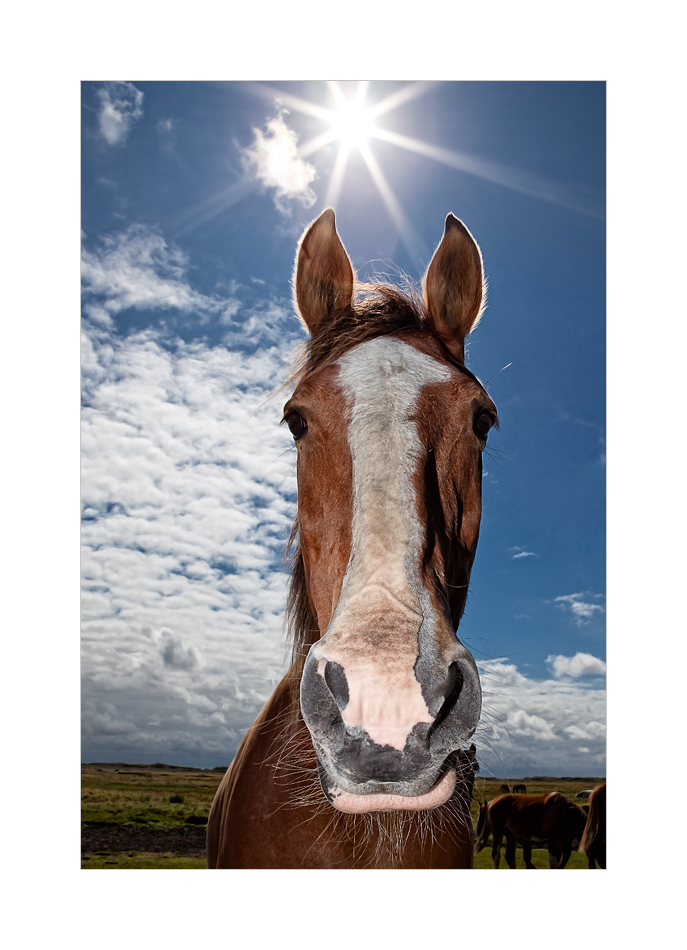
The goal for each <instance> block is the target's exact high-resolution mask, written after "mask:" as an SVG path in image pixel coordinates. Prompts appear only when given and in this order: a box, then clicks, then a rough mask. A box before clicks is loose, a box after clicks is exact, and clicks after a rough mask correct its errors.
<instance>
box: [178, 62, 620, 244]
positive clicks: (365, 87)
mask: <svg viewBox="0 0 687 950" xmlns="http://www.w3.org/2000/svg"><path fill="white" fill-rule="evenodd" d="M438 85H440V83H438V82H411V83H408V84H407V85H405V86H403V87H402V88H400V89H397V90H396V91H395V92H393V93H391V95H389V96H387V97H386V98H384V99H382V100H380V101H379V102H376V103H373V104H369V105H368V92H369V87H370V83H369V81H361V82H358V84H357V87H356V89H355V92H354V93H353V95H349V96H346V94H345V93H344V91H343V89H342V88H341V85H340V84H339V83H338V82H335V81H328V82H327V86H328V88H329V91H330V94H331V97H332V98H333V100H334V104H335V108H333V109H327V108H325V107H324V106H321V105H318V104H317V103H314V102H309V101H308V100H307V99H302V98H300V97H299V96H295V95H292V94H291V93H289V92H286V91H284V90H282V89H277V88H274V87H270V86H268V85H265V84H263V83H255V84H251V85H250V90H251V91H252V92H253V93H256V94H257V95H259V96H260V97H261V98H265V99H269V100H271V101H272V102H275V101H276V102H278V103H279V104H280V105H284V106H285V107H287V109H288V110H289V111H294V112H301V113H304V114H306V115H309V116H312V117H314V118H316V119H318V120H320V121H321V122H322V123H323V124H324V125H325V126H326V128H325V129H324V131H322V132H321V133H320V134H319V135H316V136H315V137H314V138H311V139H309V140H308V141H307V142H304V143H303V144H302V145H300V146H299V147H298V157H299V158H301V159H306V158H309V157H310V156H312V155H315V154H316V153H317V152H319V151H320V150H321V149H323V148H325V147H327V146H331V145H332V144H333V143H338V150H337V153H336V158H335V160H334V165H333V168H332V171H331V174H330V177H329V182H328V185H327V192H326V196H325V198H324V205H325V206H327V205H329V206H336V205H337V204H338V203H339V199H340V197H341V192H342V188H343V183H344V179H345V175H346V169H347V167H348V163H349V159H350V157H351V154H352V153H353V152H354V151H357V152H358V153H359V154H360V156H361V157H362V159H363V161H364V163H365V165H366V166H367V169H368V171H369V173H370V176H371V178H372V180H373V182H374V184H375V185H376V187H377V190H378V192H379V194H380V196H381V198H382V200H383V202H384V204H385V205H386V208H387V210H388V212H389V215H390V216H391V218H392V220H393V221H394V223H395V225H396V227H397V229H398V232H399V235H400V237H401V240H402V241H403V243H404V245H405V247H406V249H407V251H408V252H409V254H410V255H411V257H413V258H415V259H417V258H418V257H424V256H426V248H424V246H423V242H422V240H421V239H420V237H419V235H418V234H417V232H416V231H415V229H414V228H413V226H412V225H411V223H410V221H409V220H408V217H407V215H406V213H405V211H404V210H403V207H402V205H401V202H400V200H399V199H398V197H397V195H396V194H395V192H394V191H393V189H392V187H391V185H390V184H389V182H388V180H387V178H386V176H385V174H384V172H383V171H382V169H381V167H380V165H379V162H378V161H377V159H376V158H375V156H374V154H373V152H372V149H371V147H370V143H371V140H373V139H377V140H379V141H382V142H386V143H388V144H390V145H395V146H397V147H398V148H402V149H405V150H407V151H410V152H414V153H416V154H418V155H422V156H424V157H425V158H429V159H432V160H433V161H436V162H440V163H441V164H443V165H447V166H448V167H450V168H454V169H456V170H458V171H461V172H464V173H467V174H469V175H474V176H476V177H478V178H482V179H484V180H486V181H489V182H491V183H493V184H496V185H500V186H502V187H505V188H508V189H510V190H512V191H517V192H520V193H521V194H525V195H527V196H529V197H531V198H536V199H539V200H543V201H547V202H549V203H552V204H555V205H558V206H559V207H562V208H566V209H568V210H571V211H576V212H578V213H582V214H587V215H590V216H592V217H598V218H602V217H603V203H602V201H601V199H600V197H599V196H598V195H593V194H591V193H587V192H585V191H583V190H582V189H580V188H577V187H575V186H572V185H563V184H561V183H560V182H554V181H550V180H546V179H543V178H541V177H539V176H536V175H532V174H530V173H528V172H524V171H521V170H518V169H514V168H511V167H509V166H507V165H502V164H500V163H497V162H492V161H488V160H484V159H482V158H477V157H475V156H473V155H469V154H467V153H465V152H457V151H454V150H452V149H447V148H442V147H439V146H436V145H431V144H430V143H428V142H422V141H420V140H419V139H415V138H411V137H409V136H407V135H401V134H400V133H398V132H393V131H391V130H389V129H385V128H383V127H381V126H380V125H379V124H378V122H377V120H378V119H379V118H380V117H381V116H384V115H386V114H387V113H389V112H391V111H392V110H393V109H397V108H398V107H399V106H401V105H404V104H406V103H408V102H410V101H412V100H414V99H417V98H419V97H420V96H423V95H425V94H426V93H427V92H430V91H431V90H432V89H434V88H435V87H436V86H438ZM252 187H253V186H252V183H251V182H250V181H248V180H244V179H242V180H240V181H239V182H236V183H235V184H234V185H232V186H230V187H229V188H227V189H225V191H224V192H222V193H221V194H220V195H215V196H213V197H212V198H210V199H208V200H207V201H206V202H205V205H206V206H207V209H203V210H201V209H200V208H197V209H194V210H193V212H192V213H191V214H190V215H189V217H191V216H192V217H193V221H192V222H189V223H188V224H187V225H186V226H185V227H184V226H183V225H182V228H181V232H180V233H183V231H185V230H188V229H189V228H192V227H197V226H198V224H199V223H201V222H202V221H205V220H207V218H209V217H212V216H213V215H215V214H218V213H219V212H220V211H222V210H224V209H225V208H227V207H229V206H231V205H233V204H235V203H236V202H237V201H240V200H241V199H242V198H243V197H244V196H245V195H246V194H248V193H249V192H250V191H251V190H252ZM180 223H181V222H180Z"/></svg>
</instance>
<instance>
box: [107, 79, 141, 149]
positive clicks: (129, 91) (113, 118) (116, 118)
mask: <svg viewBox="0 0 687 950" xmlns="http://www.w3.org/2000/svg"><path fill="white" fill-rule="evenodd" d="M98 98H99V99H100V111H99V112H98V124H99V126H100V132H101V134H102V136H103V137H104V138H105V141H106V142H107V143H108V144H109V145H119V144H122V143H123V142H125V141H126V139H127V136H128V135H129V132H130V131H131V127H132V125H133V124H134V122H135V121H136V119H140V117H141V116H142V115H143V93H142V92H141V91H140V89H137V88H136V87H135V86H134V85H133V84H132V83H130V82H107V83H105V85H104V86H103V87H102V88H101V89H99V90H98Z"/></svg>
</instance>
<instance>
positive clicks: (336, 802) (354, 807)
mask: <svg viewBox="0 0 687 950" xmlns="http://www.w3.org/2000/svg"><path fill="white" fill-rule="evenodd" d="M319 774H320V782H321V783H322V790H323V791H324V794H325V795H326V797H327V800H328V801H329V802H330V803H331V804H332V805H333V806H334V808H336V809H338V811H343V812H346V813H347V814H349V815H364V814H368V813H369V812H375V811H430V810H431V809H433V808H438V807H439V806H440V805H443V804H444V802H447V801H448V800H449V798H450V797H451V795H452V794H453V791H454V789H455V787H456V773H455V771H454V770H453V769H452V768H449V769H448V770H447V771H445V772H444V773H443V774H442V776H441V777H440V778H439V780H438V781H437V782H436V783H435V784H434V785H433V786H432V787H431V788H430V789H429V791H427V792H424V793H422V794H420V795H403V794H398V793H396V792H393V791H389V790H388V788H389V785H391V784H392V783H384V782H377V783H371V782H368V783H367V784H366V786H365V788H366V789H369V788H370V786H371V785H379V786H380V788H379V790H378V791H377V790H375V791H366V792H360V793H359V792H351V791H345V790H344V789H342V788H340V787H339V785H338V784H337V783H336V781H335V780H332V779H330V778H329V777H328V775H327V773H326V772H325V770H324V769H323V768H322V766H321V765H320V767H319Z"/></svg>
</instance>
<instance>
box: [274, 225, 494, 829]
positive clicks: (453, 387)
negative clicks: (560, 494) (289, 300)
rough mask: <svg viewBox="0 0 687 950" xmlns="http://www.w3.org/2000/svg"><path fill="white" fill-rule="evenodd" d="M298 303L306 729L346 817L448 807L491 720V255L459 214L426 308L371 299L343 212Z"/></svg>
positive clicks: (431, 276)
mask: <svg viewBox="0 0 687 950" xmlns="http://www.w3.org/2000/svg"><path fill="white" fill-rule="evenodd" d="M294 291H295V301H296V306H297V309H298V312H299V314H300V316H301V317H302V319H303V321H304V323H305V324H306V326H307V328H308V330H309V331H310V342H309V344H308V347H307V351H306V355H305V356H304V358H303V361H302V364H301V367H300V370H299V372H298V373H297V374H296V375H295V377H294V380H295V382H296V386H295V390H294V392H293V395H292V397H291V398H290V399H289V401H288V402H287V403H286V406H285V407H284V421H285V423H286V424H287V425H288V427H289V429H290V430H291V433H292V435H293V438H294V440H295V443H296V447H297V456H298V460H297V481H298V517H297V529H298V532H299V539H298V544H299V548H298V564H297V570H296V574H295V578H294V579H293V580H292V585H293V584H296V585H297V586H298V588H299V589H298V591H297V592H296V594H294V589H293V586H292V592H291V605H292V610H293V609H294V608H293V605H294V603H295V602H296V601H298V603H299V605H300V606H299V608H298V609H299V610H300V613H301V620H302V621H303V618H306V620H307V622H306V623H305V625H306V626H309V627H310V630H309V632H307V635H305V636H304V638H303V639H302V646H303V647H304V648H308V649H307V655H306V656H305V661H304V664H303V666H302V678H301V686H300V704H301V711H302V715H303V719H304V721H305V723H306V725H307V727H308V729H309V731H310V735H311V737H312V742H313V745H314V748H315V751H316V753H317V761H318V769H319V775H320V781H321V784H322V789H323V791H324V794H325V795H326V797H327V799H328V800H329V801H330V802H331V804H332V805H334V806H335V807H336V808H338V809H340V810H341V811H346V812H354V813H363V812H370V811H378V810H393V809H429V808H434V807H436V806H438V805H441V804H442V803H443V802H444V801H446V800H448V799H449V798H450V797H451V795H452V793H453V791H454V788H455V785H456V769H457V768H459V766H458V765H457V753H458V750H459V749H460V748H461V746H462V745H463V744H464V743H465V742H466V741H467V740H468V739H469V738H470V737H471V736H472V734H473V733H474V731H475V728H476V726H477V723H478V720H479V717H480V712H481V689H480V682H479V676H478V673H477V668H476V665H475V661H474V659H473V657H472V655H471V654H470V652H469V651H468V650H467V649H466V647H465V646H464V645H463V644H462V643H461V642H460V640H459V639H458V637H457V634H456V630H457V627H458V622H459V620H460V617H461V615H462V613H463V610H464V607H465V601H466V597H467V590H468V583H469V579H470V571H471V568H472V563H473V559H474V556H475V550H476V546H477V539H478V534H479V526H480V517H481V476H482V451H483V449H484V447H485V444H486V439H487V433H488V431H489V429H490V428H491V427H492V426H493V425H495V424H496V422H497V415H496V408H495V406H494V403H493V402H492V400H491V399H490V398H489V396H488V395H487V393H486V391H485V389H484V387H483V386H482V385H481V383H480V382H479V381H478V380H477V378H476V377H475V376H474V375H473V374H472V373H471V372H469V370H467V369H466V367H465V364H464V352H465V338H466V336H467V335H468V333H469V332H470V331H471V330H472V329H473V328H474V326H475V325H476V324H477V322H478V321H479V318H480V316H481V312H482V309H483V305H484V278H483V270H482V257H481V253H480V250H479V248H478V246H477V244H476V243H475V241H474V239H473V238H472V236H471V234H470V232H469V231H468V229H467V228H466V227H465V226H464V225H463V224H462V222H460V221H459V220H458V219H457V218H455V217H454V216H453V215H451V214H449V215H448V217H447V219H446V226H445V231H444V235H443V237H442V240H441V242H440V244H439V246H438V248H437V250H436V252H435V254H434V256H433V258H432V261H431V263H430V265H429V268H428V270H427V273H426V275H425V279H424V282H423V294H422V297H421V298H420V296H419V295H416V297H415V298H414V297H413V296H412V294H403V293H401V292H400V291H397V290H393V289H391V288H388V287H385V286H382V285H374V286H372V287H370V286H369V285H357V284H356V280H355V275H354V272H353V267H352V265H351V262H350V260H349V257H348V254H347V253H346V251H345V249H344V246H343V244H342V243H341V240H340V238H339V236H338V234H337V231H336V226H335V219H334V212H333V211H332V210H331V209H327V210H326V211H324V212H323V213H322V214H321V215H320V217H319V218H317V219H316V220H315V221H314V222H313V223H312V224H311V225H310V226H309V228H308V229H306V231H305V233H304V235H303V237H302V239H301V242H300V245H299V249H298V254H297V262H296V271H295V277H294ZM303 622H305V621H303ZM303 652H304V653H305V649H303Z"/></svg>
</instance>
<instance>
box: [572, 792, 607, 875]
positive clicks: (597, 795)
mask: <svg viewBox="0 0 687 950" xmlns="http://www.w3.org/2000/svg"><path fill="white" fill-rule="evenodd" d="M578 850H579V851H584V852H586V854H587V860H588V861H589V867H590V868H591V869H594V868H595V867H596V865H597V864H598V865H599V867H600V868H603V869H604V870H605V868H606V783H605V782H604V783H603V784H602V785H597V786H596V788H595V789H594V791H593V792H592V794H591V796H590V798H589V814H588V816H587V823H586V825H585V826H584V832H583V834H582V839H581V840H580V847H579V849H578Z"/></svg>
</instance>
